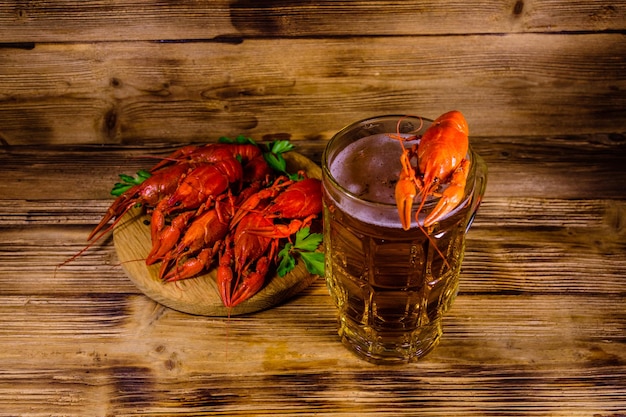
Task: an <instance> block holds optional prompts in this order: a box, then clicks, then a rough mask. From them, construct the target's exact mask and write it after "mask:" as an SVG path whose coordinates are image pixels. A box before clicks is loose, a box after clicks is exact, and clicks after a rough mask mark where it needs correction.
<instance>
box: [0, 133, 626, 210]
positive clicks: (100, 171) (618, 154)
mask: <svg viewBox="0 0 626 417" xmlns="http://www.w3.org/2000/svg"><path fill="white" fill-rule="evenodd" d="M470 141H471V143H472V145H473V146H474V147H475V149H476V150H477V152H478V153H479V154H480V155H481V156H482V157H483V158H484V159H485V161H486V163H487V166H488V169H489V177H488V185H487V194H486V197H485V198H486V199H487V200H489V199H490V198H491V196H498V197H514V198H538V199H546V200H548V201H549V200H552V199H592V200H597V199H612V198H615V197H616V190H621V189H622V187H623V184H624V183H626V171H625V170H624V169H623V167H624V165H625V164H626V137H625V136H624V135H618V134H615V135H613V134H611V135H606V134H598V135H578V136H558V137H530V138H529V137H525V138H523V137H499V138H489V137H472V138H471V139H470ZM294 143H295V145H296V150H297V151H298V152H300V153H302V154H304V155H305V156H307V157H309V158H311V159H312V160H313V161H314V162H316V163H318V164H319V163H320V159H321V153H322V151H323V149H324V146H325V143H326V142H325V141H313V142H305V141H302V140H299V141H294ZM180 146H182V144H180V143H179V144H168V145H163V143H161V144H157V145H155V146H154V147H152V146H150V145H147V146H145V147H136V148H131V147H129V148H118V147H115V146H111V147H109V146H86V147H82V148H77V149H72V148H59V147H41V146H20V147H13V148H11V147H9V148H5V149H4V152H0V164H1V166H2V170H0V195H2V196H3V198H4V199H6V200H23V201H28V204H35V203H34V202H35V201H36V200H41V201H42V204H43V206H41V205H40V206H34V205H33V206H32V208H31V209H28V208H27V207H28V206H25V210H29V211H26V213H29V216H31V217H33V216H41V215H43V216H45V214H46V212H47V211H49V212H51V213H57V214H58V215H59V216H61V215H65V216H66V217H65V218H69V216H72V214H71V213H68V212H67V211H68V210H70V209H76V210H79V209H80V210H82V211H84V216H83V219H91V220H90V221H93V219H94V218H95V217H97V214H98V213H99V212H103V211H104V207H105V203H104V201H106V200H109V201H111V198H112V197H111V196H110V194H109V191H110V190H111V187H112V186H113V184H114V183H115V182H116V181H118V180H119V178H118V175H119V174H122V173H125V174H134V173H135V172H136V171H137V170H139V169H142V168H144V169H145V168H148V167H150V166H152V165H153V164H154V163H155V161H154V159H152V158H150V157H149V156H158V157H163V156H166V155H168V154H169V153H171V152H172V151H173V150H175V149H177V148H178V147H180ZM46 200H48V202H47V203H46V202H45V201H46ZM59 200H61V201H59ZM62 200H84V201H78V202H76V205H72V203H71V202H68V204H70V205H69V206H68V209H64V208H63V206H62V204H63V203H62ZM7 204H9V203H7ZM46 204H49V207H47V206H46ZM81 204H83V205H85V207H83V208H81V207H79V206H80V205H81ZM64 211H65V212H66V213H65V214H64V213H63V212H64ZM4 213H5V214H4ZM4 213H3V216H4V217H3V218H4V219H5V220H6V221H10V220H9V218H8V217H7V216H11V215H14V214H16V213H15V212H14V211H12V210H11V208H10V206H8V207H7V209H6V211H5V212H4ZM73 217H76V216H73ZM558 218H561V217H560V216H558ZM16 221H17V220H16Z"/></svg>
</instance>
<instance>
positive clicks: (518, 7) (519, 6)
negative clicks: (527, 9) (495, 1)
mask: <svg viewBox="0 0 626 417" xmlns="http://www.w3.org/2000/svg"><path fill="white" fill-rule="evenodd" d="M523 11H524V2H523V1H522V0H517V1H516V2H515V5H514V6H513V14H514V15H515V16H519V15H521V14H522V12H523Z"/></svg>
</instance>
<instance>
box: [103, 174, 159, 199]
mask: <svg viewBox="0 0 626 417" xmlns="http://www.w3.org/2000/svg"><path fill="white" fill-rule="evenodd" d="M151 176H152V174H150V172H148V171H146V170H145V169H140V170H139V171H137V175H136V176H135V177H132V176H130V175H126V174H119V177H120V179H121V180H122V181H121V182H116V183H115V184H114V185H113V189H112V190H111V194H112V195H114V196H116V197H119V196H120V195H122V194H124V193H125V192H126V191H128V190H130V189H131V188H133V187H134V186H135V185H139V184H141V183H142V182H144V181H145V180H147V179H148V178H150V177H151Z"/></svg>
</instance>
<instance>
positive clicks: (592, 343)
mask: <svg viewBox="0 0 626 417" xmlns="http://www.w3.org/2000/svg"><path fill="white" fill-rule="evenodd" d="M1 301H2V303H0V324H1V325H0V329H2V343H3V346H5V347H8V348H9V349H6V348H5V349H3V350H2V353H1V354H0V365H1V366H0V368H2V369H3V371H2V372H0V393H1V394H3V395H0V404H3V403H4V404H3V405H4V406H5V407H3V408H5V409H7V410H11V412H12V413H14V414H20V415H35V412H39V413H41V412H42V411H43V410H42V408H41V407H44V406H47V407H49V406H50V404H54V405H55V407H56V408H55V411H56V412H58V413H62V414H64V415H79V414H80V413H82V415H94V414H98V411H99V410H102V408H105V409H106V413H104V412H102V414H107V415H108V414H111V415H129V414H137V413H138V414H142V415H148V414H157V413H161V414H163V413H165V412H166V413H167V414H168V415H178V414H180V415H195V414H202V413H205V414H206V413H211V412H212V413H223V414H228V415H271V414H274V415H276V414H285V415H296V414H297V413H307V412H313V411H316V412H321V413H322V414H325V413H327V414H328V415H331V414H333V413H342V412H343V413H357V412H358V413H359V414H360V415H374V414H377V415H381V414H382V415H385V416H392V415H414V413H415V410H417V409H419V411H420V415H429V416H430V415H442V414H444V415H458V416H478V415H489V414H493V415H502V414H506V415H509V413H510V412H511V410H520V412H522V411H523V415H545V413H546V412H547V411H548V412H550V415H555V416H588V415H592V414H593V413H604V414H600V415H607V414H606V413H608V412H611V411H616V412H619V411H620V410H623V409H624V407H626V400H625V398H626V396H625V394H626V382H625V381H626V378H625V376H626V374H625V373H624V369H623V364H624V363H625V361H626V353H625V352H626V349H624V337H623V330H624V328H623V323H624V319H625V317H624V312H623V308H622V306H623V303H624V301H625V300H624V299H623V298H619V297H617V298H613V299H598V298H596V297H589V296H570V295H559V296H536V297H519V296H509V297H506V296H497V297H492V298H485V297H483V296H480V297H477V296H459V297H458V299H457V300H456V302H455V305H454V307H453V308H452V310H451V311H450V313H449V315H448V316H447V317H446V321H445V325H444V336H443V339H442V342H441V344H440V346H439V347H438V348H437V349H436V350H435V351H434V352H433V353H432V354H431V355H429V356H428V357H426V358H425V359H424V360H423V361H422V362H420V363H418V364H414V365H409V366H404V367H384V366H382V367H374V366H371V365H370V364H367V363H365V362H363V361H361V360H359V359H357V358H356V357H355V356H353V355H352V354H351V353H349V352H348V351H347V350H346V349H344V348H343V346H342V345H341V344H340V343H339V341H338V339H337V336H336V335H335V332H334V326H335V320H334V309H333V308H332V306H330V304H329V303H330V301H329V297H328V296H327V294H321V292H320V293H316V294H311V295H308V296H303V297H300V298H298V299H296V300H294V301H293V302H291V303H288V304H286V305H284V306H282V307H278V308H276V309H274V310H271V311H267V312H264V313H261V314H258V315H255V316H251V317H242V318H232V319H230V320H228V319H221V320H215V319H210V318H204V317H197V316H190V315H185V314H181V313H177V312H174V311H172V310H167V309H165V310H163V309H160V308H155V306H154V305H152V304H151V303H150V302H146V301H145V300H143V299H141V298H136V297H135V298H131V299H129V300H128V301H127V302H126V303H125V304H124V305H123V309H122V310H117V309H115V308H113V309H111V308H112V307H114V305H109V303H108V302H107V301H106V300H105V301H104V302H99V300H97V299H93V298H92V299H89V298H75V299H68V300H66V303H61V302H60V301H59V300H54V299H46V298H42V297H33V298H32V299H31V303H29V304H26V305H24V307H23V308H22V309H21V310H18V311H19V314H17V315H16V314H15V309H14V305H13V304H14V301H15V300H13V299H11V298H10V297H9V298H7V297H3V298H2V300H1ZM581 305H593V306H594V312H593V314H589V312H585V311H582V310H581V308H580V306H581ZM287 317H288V318H289V319H288V320H286V319H285V318H287ZM42 337H45V338H46V350H45V351H44V350H42V349H41V341H40V340H39V339H40V338H42ZM18 347H19V348H18ZM390 399H392V400H393V401H390ZM96 407H102V408H96ZM608 407H610V408H608ZM40 410H41V411H40ZM29 413H30V414H29Z"/></svg>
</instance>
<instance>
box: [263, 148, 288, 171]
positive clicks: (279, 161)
mask: <svg viewBox="0 0 626 417" xmlns="http://www.w3.org/2000/svg"><path fill="white" fill-rule="evenodd" d="M263 158H265V161H266V162H267V164H268V165H269V166H270V168H272V169H273V170H275V171H278V172H285V173H286V172H287V171H286V169H287V161H285V159H284V158H283V157H282V156H281V155H276V154H273V153H269V152H265V153H264V154H263Z"/></svg>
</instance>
